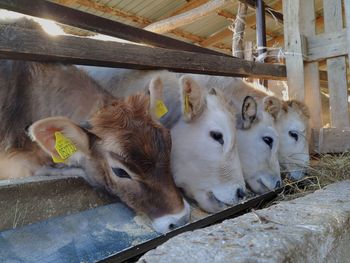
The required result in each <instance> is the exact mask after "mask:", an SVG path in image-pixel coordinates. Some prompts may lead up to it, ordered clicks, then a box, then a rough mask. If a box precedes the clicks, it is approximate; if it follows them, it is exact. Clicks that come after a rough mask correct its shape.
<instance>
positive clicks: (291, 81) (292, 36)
mask: <svg viewBox="0 0 350 263" xmlns="http://www.w3.org/2000/svg"><path fill="white" fill-rule="evenodd" d="M301 2H303V4H304V3H307V2H310V1H302V0H283V14H284V44H285V57H286V68H287V80H288V94H289V97H290V98H291V99H297V100H300V101H304V98H305V90H304V87H305V83H304V78H303V76H304V60H303V51H302V38H301V33H302V32H301V30H300V22H299V18H300V13H301V12H302V11H301V9H303V7H302V6H301V5H302V3H301Z"/></svg>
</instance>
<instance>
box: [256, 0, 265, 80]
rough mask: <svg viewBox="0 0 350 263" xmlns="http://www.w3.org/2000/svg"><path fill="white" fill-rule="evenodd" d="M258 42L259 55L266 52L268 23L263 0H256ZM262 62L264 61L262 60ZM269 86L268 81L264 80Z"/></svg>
mask: <svg viewBox="0 0 350 263" xmlns="http://www.w3.org/2000/svg"><path fill="white" fill-rule="evenodd" d="M255 12H256V13H255V14H256V43H257V45H258V55H259V56H260V55H262V54H264V53H265V52H266V48H265V47H266V23H265V3H264V1H263V0H256V9H255ZM260 62H264V60H261V61H260ZM263 85H264V86H265V87H267V81H264V82H263Z"/></svg>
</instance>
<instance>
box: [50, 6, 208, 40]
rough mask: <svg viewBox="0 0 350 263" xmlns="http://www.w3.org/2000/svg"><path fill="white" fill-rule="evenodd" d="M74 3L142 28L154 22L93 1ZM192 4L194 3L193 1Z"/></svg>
mask: <svg viewBox="0 0 350 263" xmlns="http://www.w3.org/2000/svg"><path fill="white" fill-rule="evenodd" d="M207 1H208V0H207ZM56 2H57V3H59V4H64V5H68V4H69V3H72V1H67V0H57V1H56ZM74 2H75V3H77V4H79V5H81V6H84V7H87V8H91V9H94V10H97V11H100V12H103V13H106V14H109V15H112V16H116V17H121V18H124V19H126V20H128V21H132V22H135V23H137V24H138V25H139V26H140V27H145V26H148V25H150V24H152V22H153V21H151V20H150V19H148V18H145V17H142V16H137V15H134V14H130V13H128V12H125V11H122V10H120V9H117V8H115V7H109V6H107V5H104V4H100V3H97V2H94V1H92V0H74ZM191 2H193V1H191ZM191 2H189V3H191ZM194 2H195V1H194ZM189 3H188V4H189ZM185 5H187V4H185ZM169 33H171V34H174V35H175V36H177V37H181V38H183V39H186V40H189V41H191V42H195V43H199V42H201V41H203V40H204V38H203V37H200V36H198V35H195V34H192V33H189V32H186V31H183V30H180V29H175V30H173V31H171V32H169Z"/></svg>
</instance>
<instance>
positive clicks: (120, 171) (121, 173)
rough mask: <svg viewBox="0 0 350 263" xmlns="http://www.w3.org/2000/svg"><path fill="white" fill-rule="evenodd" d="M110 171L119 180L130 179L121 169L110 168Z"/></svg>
mask: <svg viewBox="0 0 350 263" xmlns="http://www.w3.org/2000/svg"><path fill="white" fill-rule="evenodd" d="M112 171H113V173H114V174H115V175H116V176H118V177H120V178H128V179H131V177H130V175H129V174H128V173H127V172H126V171H125V170H124V169H122V168H114V167H112Z"/></svg>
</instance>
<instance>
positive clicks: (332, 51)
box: [306, 29, 348, 61]
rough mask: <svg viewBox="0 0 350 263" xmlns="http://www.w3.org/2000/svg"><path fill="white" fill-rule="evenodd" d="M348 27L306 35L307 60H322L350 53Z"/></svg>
mask: <svg viewBox="0 0 350 263" xmlns="http://www.w3.org/2000/svg"><path fill="white" fill-rule="evenodd" d="M346 38H347V34H346V29H340V30H338V31H336V30H335V31H331V32H328V33H322V34H318V35H314V36H308V37H306V40H307V57H306V60H307V61H320V60H324V59H326V58H333V57H339V56H344V55H347V54H348V48H347V45H346V41H347V40H346Z"/></svg>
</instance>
